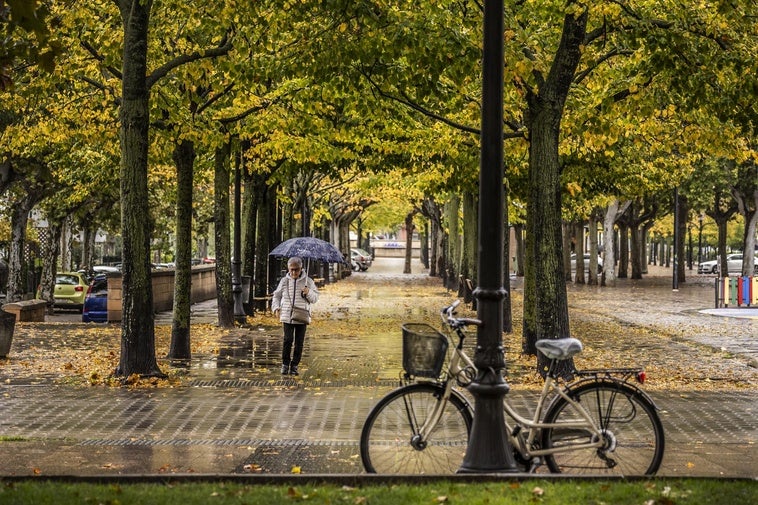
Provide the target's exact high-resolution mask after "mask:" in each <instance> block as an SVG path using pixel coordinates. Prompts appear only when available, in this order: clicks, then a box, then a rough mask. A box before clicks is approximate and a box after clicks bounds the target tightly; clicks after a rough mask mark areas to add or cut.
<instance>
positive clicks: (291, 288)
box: [271, 271, 318, 324]
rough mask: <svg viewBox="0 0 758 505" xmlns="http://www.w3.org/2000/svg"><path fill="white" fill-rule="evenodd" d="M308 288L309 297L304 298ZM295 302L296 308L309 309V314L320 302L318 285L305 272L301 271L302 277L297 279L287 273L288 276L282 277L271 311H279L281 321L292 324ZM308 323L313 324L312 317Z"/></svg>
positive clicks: (273, 298)
mask: <svg viewBox="0 0 758 505" xmlns="http://www.w3.org/2000/svg"><path fill="white" fill-rule="evenodd" d="M306 286H308V295H307V296H303V294H302V293H303V289H304V288H305V287H306ZM293 301H294V303H295V305H296V306H298V307H302V308H304V309H308V312H309V313H310V310H311V304H312V303H316V302H317V301H318V290H317V289H316V283H315V282H313V279H311V278H310V277H308V276H307V275H306V274H305V272H304V271H300V276H299V277H298V278H297V279H295V278H293V277H292V276H291V275H290V274H289V273H287V275H285V276H284V277H282V280H281V281H279V286H277V288H276V289H275V290H274V295H273V297H272V299H271V311H272V312H276V311H277V310H278V311H279V321H281V322H283V323H292V303H293ZM308 322H309V323H310V322H311V320H310V316H309V317H308ZM292 324H297V323H292Z"/></svg>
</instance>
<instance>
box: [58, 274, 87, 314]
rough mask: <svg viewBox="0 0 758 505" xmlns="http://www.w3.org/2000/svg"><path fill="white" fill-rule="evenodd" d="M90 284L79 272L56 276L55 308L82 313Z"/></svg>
mask: <svg viewBox="0 0 758 505" xmlns="http://www.w3.org/2000/svg"><path fill="white" fill-rule="evenodd" d="M88 287H89V283H88V282H87V278H86V277H85V276H84V275H83V274H80V273H79V272H62V273H59V274H57V275H56V276H55V288H54V289H53V307H58V308H62V309H78V310H79V312H81V311H82V308H83V307H84V298H85V297H86V296H87V288H88Z"/></svg>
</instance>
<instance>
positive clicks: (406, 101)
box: [361, 71, 524, 139]
mask: <svg viewBox="0 0 758 505" xmlns="http://www.w3.org/2000/svg"><path fill="white" fill-rule="evenodd" d="M361 74H362V75H363V76H364V77H365V78H366V80H367V81H368V82H369V84H371V86H372V87H373V88H374V89H375V90H376V92H377V93H378V94H379V95H380V96H382V97H383V98H386V99H388V100H393V101H395V102H398V103H400V104H402V105H405V106H406V107H409V108H411V109H413V110H415V111H416V112H419V113H421V114H423V115H424V116H426V117H428V118H431V119H434V120H435V121H440V122H441V123H444V124H446V125H448V126H450V127H452V128H455V129H457V130H460V131H463V132H467V133H473V134H474V135H480V134H481V131H480V130H479V129H478V128H472V127H471V126H466V125H464V124H461V123H458V122H456V121H453V120H451V119H448V118H446V117H444V116H440V115H439V114H436V113H434V112H432V111H430V110H428V109H426V108H424V107H422V106H421V105H419V104H417V103H416V102H414V101H413V100H411V99H410V98H409V97H408V96H407V95H405V94H404V93H402V97H397V96H395V95H391V94H389V93H387V92H385V91H383V90H382V89H381V88H380V87H379V85H378V84H377V83H375V82H374V81H373V80H372V79H371V76H370V75H369V74H368V73H366V72H363V71H361ZM504 124H506V125H508V127H510V128H513V127H514V126H516V125H515V124H511V123H508V122H504ZM513 129H515V130H517V128H513ZM523 136H524V133H523V132H521V131H515V132H513V133H505V134H503V138H506V139H509V138H510V139H512V138H522V137H523Z"/></svg>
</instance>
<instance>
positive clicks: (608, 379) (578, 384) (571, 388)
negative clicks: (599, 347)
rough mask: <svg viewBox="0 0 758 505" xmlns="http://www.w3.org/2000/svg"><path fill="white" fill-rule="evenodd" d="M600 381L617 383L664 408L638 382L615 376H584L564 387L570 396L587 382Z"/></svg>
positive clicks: (551, 404)
mask: <svg viewBox="0 0 758 505" xmlns="http://www.w3.org/2000/svg"><path fill="white" fill-rule="evenodd" d="M598 383H599V384H605V385H612V386H613V385H615V386H618V387H619V389H625V388H628V389H631V390H632V391H633V392H634V394H636V395H638V396H641V397H642V398H644V399H645V400H647V401H648V402H649V403H650V405H652V406H653V408H655V410H662V409H661V408H660V407H659V406H658V405H657V404H656V403H655V401H654V400H653V399H652V398H651V397H650V395H649V394H647V392H646V391H645V390H644V389H642V388H640V387H639V386H637V385H636V384H634V383H632V382H629V381H625V380H621V379H616V378H615V377H602V378H595V377H587V378H584V379H579V380H578V381H576V382H572V383H570V384H566V387H565V388H564V391H565V392H566V394H568V395H569V396H571V392H572V391H575V390H577V389H579V388H581V387H583V386H584V385H585V384H598ZM559 398H560V397H557V398H555V399H553V401H552V402H550V407H552V406H553V403H555V401H557V400H558V399H559Z"/></svg>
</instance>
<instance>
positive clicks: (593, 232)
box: [582, 211, 599, 286]
mask: <svg viewBox="0 0 758 505" xmlns="http://www.w3.org/2000/svg"><path fill="white" fill-rule="evenodd" d="M588 223H589V226H588V228H587V238H588V239H589V242H590V251H589V252H590V263H589V267H590V271H589V274H588V275H587V284H589V285H590V286H597V285H598V284H599V283H598V278H597V270H598V265H597V258H598V255H597V219H596V218H595V212H594V211H593V212H592V213H590V218H589V222H588ZM582 263H584V261H582Z"/></svg>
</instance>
